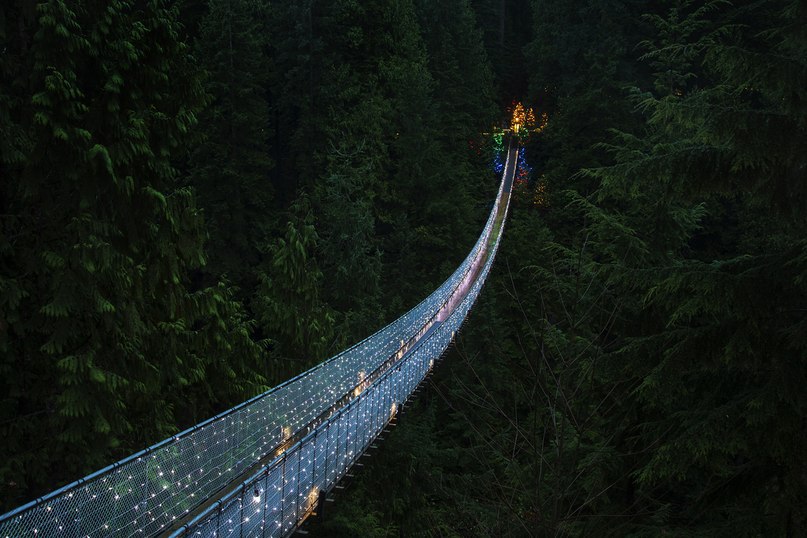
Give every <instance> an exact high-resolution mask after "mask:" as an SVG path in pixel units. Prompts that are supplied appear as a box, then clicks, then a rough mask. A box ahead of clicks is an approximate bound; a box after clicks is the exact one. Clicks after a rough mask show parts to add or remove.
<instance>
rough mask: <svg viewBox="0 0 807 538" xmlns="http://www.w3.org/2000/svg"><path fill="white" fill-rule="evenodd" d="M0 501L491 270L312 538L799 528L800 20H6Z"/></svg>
mask: <svg viewBox="0 0 807 538" xmlns="http://www.w3.org/2000/svg"><path fill="white" fill-rule="evenodd" d="M0 41H2V49H0V50H2V54H1V55H0V73H2V85H0V129H2V138H0V178H2V181H0V393H1V395H0V437H2V439H3V442H2V449H3V450H2V452H3V456H4V457H3V459H2V461H0V484H2V487H0V492H2V496H0V503H2V505H0V506H2V508H11V507H13V506H15V505H16V504H19V503H21V502H24V501H26V500H29V499H31V498H33V497H34V496H35V495H37V494H40V493H43V492H45V491H47V490H50V489H53V488H54V487H56V486H58V485H60V484H63V483H65V482H67V481H69V480H72V479H75V478H78V477H80V476H81V475H82V474H84V473H87V472H89V471H92V470H94V469H96V468H98V467H100V466H102V465H104V464H106V463H109V462H111V461H114V460H115V459H118V458H120V457H122V456H125V455H127V454H130V453H131V452H133V451H135V450H137V449H139V448H142V447H144V446H147V445H148V444H150V443H153V442H156V441H158V440H160V439H161V438H162V437H164V436H166V435H167V434H169V433H171V432H175V431H177V430H178V429H181V428H183V427H186V426H188V425H190V424H193V423H194V422H197V421H199V420H201V419H204V418H207V417H208V416H210V415H211V414H212V413H214V412H216V411H218V410H221V409H224V408H226V407H228V406H230V405H232V404H234V403H237V402H239V401H241V400H243V399H245V398H246V397H249V396H251V395H254V394H256V393H257V392H259V391H260V390H262V389H264V388H265V387H267V386H270V385H273V384H276V383H278V382H280V381H282V380H284V379H286V378H287V377H289V376H291V375H293V374H295V373H297V372H299V371H301V370H302V369H304V368H307V367H309V366H311V365H313V364H316V363H317V362H318V361H320V360H322V359H323V358H325V357H327V356H330V355H332V354H334V353H335V352H338V351H339V350H341V349H343V348H344V347H345V346H346V345H349V344H350V343H352V342H354V341H356V340H358V339H360V338H362V337H364V336H366V335H367V334H369V333H370V332H371V331H372V330H374V329H375V328H377V327H379V326H381V325H382V324H383V323H385V322H387V321H390V320H391V319H393V318H395V317H396V316H397V315H399V314H400V313H402V312H403V311H404V310H405V309H406V308H408V307H409V306H411V305H413V304H414V303H416V302H417V301H419V300H420V299H421V298H422V297H423V296H425V295H426V294H427V293H428V292H429V291H430V290H431V289H433V288H434V287H435V286H436V285H437V284H438V283H439V282H440V281H441V280H442V279H443V278H444V277H445V276H446V275H448V274H449V273H450V271H451V270H452V269H453V268H454V267H455V266H456V264H457V263H458V262H459V261H460V260H461V259H462V257H463V256H464V254H465V253H466V251H467V249H468V248H469V247H470V245H471V244H472V242H473V240H474V238H475V236H476V234H477V233H478V231H479V228H480V226H481V222H482V220H483V218H484V215H485V213H486V210H487V205H486V204H487V203H488V202H489V201H490V199H491V198H492V193H493V192H494V189H495V187H496V185H495V177H494V175H493V174H492V173H491V172H490V170H487V169H485V166H486V165H487V164H489V163H488V162H487V161H488V160H489V157H490V152H489V148H486V147H485V146H484V142H483V140H484V135H483V134H482V133H483V132H484V131H489V130H490V126H491V124H492V123H493V121H494V119H495V117H496V114H497V113H496V110H497V106H496V105H497V103H498V105H499V108H500V109H502V110H503V109H505V108H506V107H507V106H508V105H509V104H510V103H511V101H512V99H513V98H514V97H516V98H523V99H524V101H525V104H526V105H528V107H533V108H534V109H535V112H536V114H538V115H539V117H540V115H542V114H544V113H546V114H547V116H548V123H547V124H546V126H545V128H543V129H542V130H541V132H540V133H534V134H533V135H532V136H531V137H530V138H529V141H528V142H527V143H526V148H525V156H526V161H527V162H528V163H529V167H528V165H527V164H526V163H524V164H523V166H522V169H521V172H520V175H519V181H518V185H517V189H518V191H517V193H516V195H515V196H514V199H513V206H512V211H511V215H510V218H509V221H508V223H507V225H506V230H505V234H504V242H503V244H502V248H501V250H500V253H499V259H498V260H497V263H496V265H495V267H494V271H493V273H492V274H491V276H490V278H489V280H488V283H487V285H486V289H485V292H484V293H483V294H482V296H481V298H480V301H479V304H478V305H477V306H476V307H475V308H474V310H473V311H472V313H471V316H470V318H469V320H468V322H467V324H466V326H465V328H464V331H463V333H462V334H461V336H460V338H459V341H458V345H457V347H456V349H455V350H453V351H452V352H451V353H450V354H449V355H448V357H447V360H445V361H444V362H443V363H442V364H441V367H440V368H439V369H438V372H437V374H436V376H435V378H433V379H432V381H431V382H430V388H429V390H428V391H427V392H426V394H425V397H421V398H420V399H419V400H418V401H417V402H416V403H415V404H414V405H413V406H411V407H410V408H408V409H407V410H406V413H405V414H404V416H403V419H402V420H401V424H400V426H398V428H396V429H395V430H394V431H393V432H392V434H391V435H389V436H387V440H386V441H385V442H384V444H383V449H382V450H380V451H378V452H376V454H375V455H374V457H373V458H371V460H372V462H373V463H372V464H370V465H367V467H366V468H365V470H364V471H363V472H361V473H360V474H359V475H358V477H357V479H356V480H355V481H354V482H353V483H352V484H350V487H349V488H348V489H347V490H346V493H347V494H344V495H338V496H337V502H336V503H328V505H327V507H326V513H325V518H324V520H323V521H320V522H319V523H318V526H317V527H316V528H315V530H317V531H319V533H320V534H322V535H326V536H357V535H361V536H387V535H390V536H393V535H425V536H544V535H570V536H599V535H631V536H645V535H646V536H657V535H660V534H661V535H675V536H683V535H687V536H689V535H704V536H734V535H739V536H746V535H753V536H769V535H771V536H800V535H804V534H805V533H807V511H805V506H807V478H805V477H806V476H807V468H806V467H805V465H806V464H805V459H804V454H805V453H807V447H806V446H805V442H806V440H807V393H805V391H804V388H803V387H804V386H805V385H807V351H805V350H807V321H805V320H807V315H805V314H806V313H807V254H805V253H806V252H807V240H806V239H805V237H807V211H805V210H806V209H807V208H806V207H805V204H807V196H805V195H806V194H807V193H805V188H806V187H805V185H807V181H805V180H807V177H805V176H807V157H805V155H807V153H805V151H804V148H807V109H805V102H807V8H805V6H804V3H803V2H799V1H797V0H767V1H761V0H760V1H753V2H744V3H743V2H736V3H732V2H728V1H724V0H712V1H708V2H694V1H693V0H663V1H659V2H649V1H646V0H608V1H594V0H584V1H581V2H562V1H559V0H531V1H529V0H518V1H512V2H510V1H508V2H505V1H503V0H497V1H494V0H445V1H440V2H434V1H428V0H401V1H395V2H393V1H390V0H367V1H356V0H322V1H320V2H314V1H313V0H302V1H299V2H271V3H270V2H268V1H265V0H183V1H181V2H176V3H173V2H166V1H161V0H116V1H113V2H99V1H97V0H75V1H71V2H67V1H64V0H48V1H43V2H35V1H33V0H11V1H9V2H6V3H4V4H2V5H0Z"/></svg>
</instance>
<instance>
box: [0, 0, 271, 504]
mask: <svg viewBox="0 0 807 538" xmlns="http://www.w3.org/2000/svg"><path fill="white" fill-rule="evenodd" d="M0 12H2V16H1V17H0V20H1V21H3V22H2V24H3V32H2V37H3V40H4V43H3V48H4V50H5V51H6V52H5V53H4V54H3V56H2V59H0V71H2V72H3V77H4V80H8V81H9V84H4V85H3V87H2V89H0V92H2V98H0V122H2V131H3V133H9V134H10V135H11V136H8V137H6V136H4V137H3V139H4V140H3V147H2V155H1V156H0V158H1V159H0V166H1V167H2V176H3V178H4V181H3V182H2V187H1V188H2V196H0V198H2V202H0V203H2V210H0V213H2V240H0V290H2V291H0V294H1V296H2V299H0V305H2V316H0V317H1V318H2V319H3V320H4V321H3V326H2V331H0V350H1V352H2V355H1V357H2V358H1V359H0V372H2V377H1V378H2V381H0V390H2V392H3V400H2V401H3V404H2V416H1V417H0V434H2V436H3V438H4V439H5V440H6V444H5V445H4V446H5V458H4V461H3V463H2V465H0V480H2V482H3V483H4V484H9V485H10V487H9V488H4V489H3V491H4V494H3V503H4V506H9V504H12V503H15V502H16V503H18V502H20V501H23V500H26V498H30V497H31V496H33V494H34V493H41V492H43V491H44V490H50V489H53V487H55V486H56V485H58V484H59V483H62V482H64V481H66V480H68V479H76V478H78V477H79V476H81V474H83V473H86V472H89V471H91V470H94V469H97V468H99V467H101V466H103V465H105V464H108V463H110V462H111V461H112V460H114V459H117V458H120V457H122V456H125V455H127V454H129V453H131V452H133V451H135V450H137V449H139V448H142V447H143V446H145V445H147V444H149V443H153V442H156V441H158V440H159V439H161V438H162V437H164V436H166V435H167V434H168V433H171V432H175V431H176V429H177V426H178V422H180V423H183V424H184V425H188V424H189V422H190V421H192V420H198V419H200V418H201V417H204V416H209V414H210V413H211V412H212V406H211V403H210V401H211V395H212V396H214V398H213V399H212V400H213V401H214V402H215V401H217V402H224V401H225V399H227V398H229V399H230V400H232V399H234V398H243V397H244V396H245V395H247V394H250V393H253V392H254V391H255V390H257V389H258V388H259V386H260V379H261V378H260V376H259V375H257V374H256V368H262V367H261V366H260V365H259V364H258V360H259V357H260V353H259V349H258V347H257V346H256V344H255V343H254V342H253V340H252V339H251V337H250V334H249V333H250V328H249V325H248V324H246V323H245V320H244V315H243V312H242V309H241V307H240V306H239V304H238V303H236V302H234V301H233V300H232V298H231V295H230V292H229V291H228V290H227V289H226V288H222V287H219V286H215V287H209V288H194V287H192V285H191V283H190V282H189V274H190V272H191V271H192V270H196V269H199V268H200V267H202V266H203V264H204V263H205V259H204V253H203V249H202V244H203V238H204V231H203V230H204V229H203V222H202V219H201V213H200V211H199V209H198V208H197V206H196V203H195V200H194V196H193V194H192V192H191V191H190V190H189V189H187V188H182V187H180V186H179V182H178V180H177V177H176V172H175V170H174V168H173V166H172V157H174V156H176V155H178V154H179V152H180V149H181V148H182V144H183V143H184V142H185V141H186V140H188V133H189V131H190V130H191V129H192V128H193V126H194V124H195V123H196V116H197V114H198V113H199V111H200V110H201V108H202V105H203V103H204V101H205V93H204V91H203V87H202V84H201V79H200V73H199V70H198V69H197V68H196V67H195V66H194V65H193V64H192V63H190V61H189V60H190V58H189V56H188V51H187V47H186V46H185V45H184V44H183V43H182V42H180V41H179V40H178V34H179V24H178V22H177V20H176V13H175V11H174V10H172V9H169V8H167V7H165V5H164V4H163V3H162V2H159V1H154V2H147V3H142V2H133V1H119V2H114V3H112V4H110V5H108V3H103V2H95V1H92V0H86V1H80V2H70V3H68V2H63V1H59V0H53V1H49V2H43V3H40V4H38V5H37V6H36V7H35V8H32V7H31V5H30V3H29V2H22V1H20V2H11V3H6V4H4V5H3V7H0ZM231 377H237V378H239V381H238V382H237V383H235V384H233V385H230V384H222V383H220V380H221V379H222V378H231ZM193 395H200V396H201V397H200V398H191V396H193ZM218 405H221V403H219V404H218Z"/></svg>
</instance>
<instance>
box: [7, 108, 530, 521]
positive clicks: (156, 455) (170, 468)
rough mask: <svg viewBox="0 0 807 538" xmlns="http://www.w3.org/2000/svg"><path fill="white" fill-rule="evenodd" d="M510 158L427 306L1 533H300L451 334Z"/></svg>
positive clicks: (491, 239)
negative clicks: (479, 223) (458, 260)
mask: <svg viewBox="0 0 807 538" xmlns="http://www.w3.org/2000/svg"><path fill="white" fill-rule="evenodd" d="M525 119H526V117H525ZM515 159H516V157H515V152H514V150H510V151H508V154H507V161H506V163H505V165H504V169H505V170H506V171H507V174H506V177H505V179H504V180H503V181H502V182H501V185H500V187H499V193H498V195H497V203H495V204H494V207H493V209H492V210H491V212H490V215H489V216H488V221H487V223H486V224H485V227H484V229H483V230H482V233H481V234H480V236H479V238H478V240H477V242H476V244H475V245H474V247H473V248H472V249H471V251H470V253H469V254H468V256H467V257H466V259H465V260H464V261H463V262H462V264H460V266H459V267H458V268H457V270H456V271H455V272H454V273H453V274H452V275H451V276H450V277H449V278H448V279H447V280H446V281H445V282H444V283H443V284H442V285H441V286H440V287H438V288H437V289H436V290H435V291H434V292H433V293H432V294H431V295H429V296H428V297H427V298H426V299H424V300H423V301H422V302H421V303H420V304H418V305H417V306H415V307H414V308H413V309H411V310H410V311H409V312H407V313H405V314H404V315H403V316H401V317H400V318H398V319H397V320H396V321H394V322H392V323H391V324H389V325H388V326H386V327H384V328H382V329H381V330H379V331H378V332H376V333H375V334H373V335H371V336H369V337H368V338H366V339H365V340H363V341H362V342H359V343H358V344H356V345H354V346H352V347H351V348H349V349H347V350H345V351H344V352H342V353H340V354H338V355H336V356H335V357H332V358H330V359H328V360H326V361H325V362H323V363H321V364H319V365H317V366H315V367H314V368H312V369H311V370H309V371H307V372H305V373H303V374H301V375H299V376H297V377H296V378H294V379H292V380H290V381H288V382H286V383H283V384H281V385H279V386H278V387H275V388H274V389H272V390H270V391H267V392H266V393H264V394H261V395H258V396H256V397H255V398H253V399H251V400H249V401H247V402H244V403H243V404H240V405H238V406H236V407H234V408H233V409H230V410H228V411H226V412H224V413H222V414H220V415H218V416H216V417H213V418H212V419H210V420H207V421H205V422H203V423H201V424H199V425H197V426H195V427H193V428H190V429H189V430H186V431H184V432H182V433H180V434H179V435H176V436H174V437H171V438H169V439H166V440H165V441H163V442H161V443H158V444H156V445H154V446H153V447H150V448H148V449H146V450H144V451H142V452H140V453H138V454H135V455H133V456H131V457H129V458H126V459H125V460H122V461H120V462H118V463H117V464H115V465H113V466H110V467H108V468H106V469H103V470H101V471H99V472H97V473H94V474H93V475H91V476H89V477H86V478H85V479H82V480H80V481H78V482H75V483H73V484H70V485H68V486H66V487H64V488H62V489H60V490H58V491H57V492H54V493H52V494H50V495H46V496H45V497H43V498H42V499H40V500H38V501H35V502H32V503H29V504H28V505H25V506H22V507H20V508H19V509H17V510H14V511H13V512H10V513H8V514H6V515H4V516H0V536H15V537H16V536H31V535H32V534H41V535H45V536H50V535H54V534H56V533H57V532H59V534H60V535H63V536H71V537H72V536H82V537H83V536H93V537H95V536H105V535H109V534H116V535H133V534H138V535H143V536H153V535H155V534H159V533H163V532H165V533H166V535H171V536H191V535H199V536H212V535H216V534H217V533H218V532H221V531H226V530H227V529H231V530H232V532H234V533H238V534H243V535H245V536H247V535H248V536H273V537H274V536H283V535H285V534H287V532H288V531H291V530H292V529H294V528H295V527H296V526H297V524H298V523H299V521H300V520H302V519H303V518H305V517H306V516H307V514H308V512H309V511H310V509H311V507H312V506H314V503H315V502H316V500H317V498H318V496H319V495H320V493H321V492H327V491H329V490H330V489H331V488H333V487H334V486H335V485H336V482H337V481H338V480H339V478H341V477H343V476H344V475H345V474H346V473H347V470H348V469H349V468H350V467H351V466H352V465H353V464H354V463H355V461H356V460H357V459H358V458H359V457H361V456H362V454H364V452H365V450H366V449H367V447H368V446H369V445H370V444H371V443H372V442H373V441H374V440H375V439H376V437H377V436H378V435H379V434H380V433H381V431H383V429H384V428H385V427H386V425H387V423H388V422H389V421H390V420H392V419H393V418H394V417H395V416H396V414H397V412H398V409H399V406H400V402H404V401H406V400H407V399H408V398H409V396H410V395H411V393H412V392H413V391H414V390H415V388H416V387H417V385H418V384H419V383H420V382H421V381H422V380H423V379H424V377H425V376H426V375H427V373H428V371H429V370H430V369H431V368H432V367H434V365H435V363H436V361H437V360H438V359H439V358H440V356H441V355H442V353H443V352H444V351H445V349H446V348H447V347H448V345H449V344H450V342H451V340H453V339H454V338H455V336H456V332H457V330H459V328H460V326H461V325H462V323H463V321H464V320H465V318H466V316H467V314H468V311H469V310H470V308H471V306H472V305H473V304H474V302H475V300H476V298H477V296H478V295H479V292H480V291H481V288H482V285H483V284H484V282H485V279H486V278H487V275H488V272H489V271H490V267H491V265H492V263H493V260H494V257H495V254H496V251H497V250H498V246H499V241H500V237H501V227H499V228H498V229H496V230H494V223H495V222H496V221H497V220H501V219H497V218H498V217H499V215H500V212H504V216H506V214H507V210H508V207H509V201H510V196H509V194H510V188H511V185H512V178H511V177H509V176H510V175H511V174H512V169H513V166H511V164H512V161H513V160H515ZM505 186H506V189H505ZM176 477H187V480H185V478H180V479H178V480H177V479H176ZM191 477H192V479H191ZM243 477H247V478H246V479H244V478H243ZM169 479H170V482H169ZM105 482H108V484H106V483H105ZM109 484H111V486H110V485H109ZM169 485H170V486H172V487H170V488H169ZM232 486H237V487H235V488H233V487H232ZM141 506H142V510H141ZM105 526H108V529H109V531H108V532H105V530H106V529H105Z"/></svg>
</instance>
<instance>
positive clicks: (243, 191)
mask: <svg viewBox="0 0 807 538" xmlns="http://www.w3.org/2000/svg"><path fill="white" fill-rule="evenodd" d="M266 18H267V14H266V7H264V5H263V3H262V2H259V1H256V0H211V1H210V2H209V3H208V11H207V14H206V16H205V18H204V19H203V20H202V23H201V28H200V32H199V37H198V39H197V46H196V54H197V56H198V58H199V60H200V62H201V63H202V65H203V66H204V67H205V68H206V69H207V81H206V84H205V89H206V91H207V92H208V93H209V94H210V95H211V97H212V102H211V103H210V104H209V106H207V107H206V109H205V111H204V112H203V113H202V114H201V118H200V124H199V127H198V130H199V132H200V133H201V134H202V135H203V136H204V138H205V140H204V142H203V143H202V144H201V145H199V146H198V147H197V148H196V149H195V150H194V151H193V154H192V155H191V159H190V167H191V177H192V179H193V185H194V187H195V189H196V192H197V193H198V196H199V201H200V204H201V205H202V208H203V209H204V211H205V221H206V223H207V227H208V230H209V234H210V240H209V242H208V245H207V251H208V253H209V257H210V265H209V268H210V270H212V271H214V272H215V273H217V274H221V273H227V274H228V275H229V277H230V278H231V279H232V280H233V281H234V282H235V283H237V284H239V285H240V286H246V287H247V288H246V289H244V293H245V294H248V293H249V291H250V289H249V288H251V286H252V285H254V275H252V274H251V273H252V270H253V269H254V268H255V266H256V265H257V264H258V262H259V259H260V254H259V252H258V245H259V244H260V243H262V242H263V241H264V239H265V236H266V235H267V234H268V233H270V231H271V230H272V226H273V224H274V223H273V222H272V219H273V216H274V215H273V213H272V209H273V208H274V206H273V204H272V198H273V196H272V190H273V189H272V185H271V182H270V170H271V167H272V161H271V158H270V155H269V153H270V148H269V146H268V140H269V130H270V128H271V122H270V119H269V114H270V110H269V103H268V102H267V97H268V89H267V80H268V76H269V73H270V69H271V66H270V64H269V61H268V57H267V55H266V42H265V40H266V37H265V36H266V35H267V34H268V31H267V28H266Z"/></svg>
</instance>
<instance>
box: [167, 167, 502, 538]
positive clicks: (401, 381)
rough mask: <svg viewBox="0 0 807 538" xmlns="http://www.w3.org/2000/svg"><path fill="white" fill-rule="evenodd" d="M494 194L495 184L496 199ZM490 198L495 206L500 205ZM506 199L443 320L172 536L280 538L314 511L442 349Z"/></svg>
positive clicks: (475, 290) (477, 282)
mask: <svg viewBox="0 0 807 538" xmlns="http://www.w3.org/2000/svg"><path fill="white" fill-rule="evenodd" d="M505 170H507V166H505ZM502 188H504V182H503V185H502ZM508 188H509V187H508ZM501 199H502V198H501V190H500V196H499V198H497V200H501ZM496 205H497V208H498V206H499V205H500V204H498V203H497V204H496ZM509 206H510V198H509V196H508V197H507V198H505V204H504V215H503V219H502V227H501V228H500V229H499V231H498V234H497V236H496V238H495V241H494V242H493V244H492V245H490V246H489V252H488V253H487V256H486V257H485V260H484V264H483V266H482V267H481V269H480V272H479V274H478V276H477V277H476V278H475V279H474V280H473V283H472V284H471V285H470V287H469V288H468V290H467V294H466V295H465V296H464V297H463V299H462V300H461V301H460V303H459V305H458V306H457V307H456V308H455V309H454V310H453V311H452V312H451V314H450V315H449V316H448V318H447V319H446V320H445V321H444V322H442V323H441V322H439V321H438V322H435V323H434V324H433V325H431V327H430V328H429V330H428V331H427V332H426V333H425V334H424V335H423V336H422V338H421V339H420V340H419V341H418V342H417V344H415V346H414V347H412V348H411V349H409V350H408V351H407V352H406V354H405V355H404V356H403V357H402V358H401V360H400V361H399V362H398V363H396V364H395V365H394V366H393V367H392V368H390V369H389V370H387V371H385V372H384V373H383V374H382V375H381V376H380V377H379V378H378V379H376V380H375V381H373V382H372V383H371V384H370V385H369V386H368V387H367V388H366V389H365V390H364V391H363V392H361V393H360V394H359V395H358V396H357V397H356V398H355V399H353V400H352V401H351V402H350V403H349V404H348V405H346V406H345V407H342V408H341V409H339V410H338V411H337V412H335V413H334V414H333V415H332V416H330V417H329V418H328V419H327V420H325V421H324V422H323V423H322V424H320V425H318V426H317V427H316V428H315V429H314V430H313V431H312V432H310V433H309V434H308V435H307V436H306V437H304V438H303V439H301V440H300V441H299V442H298V443H296V444H295V445H294V446H292V447H291V448H290V449H289V450H287V451H286V452H284V453H283V454H282V455H281V456H279V457H278V458H276V459H275V460H274V461H273V462H271V463H269V464H268V465H267V466H266V467H264V468H263V469H261V470H259V471H258V472H256V473H255V474H254V475H253V476H252V477H250V478H249V479H248V480H246V481H245V482H243V483H242V484H241V485H240V487H238V488H237V489H234V490H233V491H231V492H230V493H229V494H228V495H226V496H225V497H223V498H222V499H221V500H219V501H218V502H216V503H215V504H214V505H212V506H210V507H209V508H207V509H206V510H204V511H203V512H201V513H200V514H198V515H197V516H196V517H195V518H194V519H193V520H191V521H190V522H189V523H188V524H186V525H184V526H183V527H182V528H180V529H178V530H177V531H175V532H174V533H173V534H172V535H171V536H172V538H180V537H191V536H193V537H197V536H199V537H209V536H215V537H219V538H221V537H236V536H238V537H239V538H240V537H282V536H287V535H288V534H290V533H291V532H292V531H293V530H294V529H295V528H296V527H297V525H298V524H299V522H300V521H301V520H303V519H304V518H305V517H306V516H307V515H308V513H309V512H311V511H312V510H314V508H315V507H316V506H317V504H318V503H319V502H320V495H322V494H324V493H325V492H327V491H329V490H330V489H331V488H333V486H334V485H336V483H338V482H339V480H340V479H341V478H342V477H343V476H344V475H345V473H347V471H348V470H349V469H350V467H351V466H352V465H353V464H354V463H355V461H356V460H357V459H358V458H359V457H361V455H362V453H363V452H364V451H365V450H366V449H367V447H368V446H369V445H370V444H372V442H373V440H374V439H375V438H376V437H377V436H378V435H379V434H380V433H381V431H382V430H383V429H384V427H385V426H386V424H387V423H388V422H389V420H390V419H391V418H392V417H393V416H394V415H395V413H396V412H397V410H398V409H399V407H400V406H401V405H402V404H403V402H405V401H406V399H407V398H408V397H409V395H410V394H411V393H412V391H413V390H414V389H415V387H417V385H418V384H419V383H420V382H421V381H422V380H423V379H424V377H425V376H426V374H427V372H428V371H429V370H430V369H431V368H432V367H433V366H434V364H435V362H436V361H437V360H439V359H440V357H441V356H442V355H443V353H444V352H445V350H446V348H447V347H448V345H449V344H450V342H451V340H452V339H453V338H454V335H455V334H456V332H457V331H458V330H459V328H460V327H461V325H462V323H463V322H464V321H465V319H466V318H467V315H468V312H469V311H470V309H471V307H472V306H473V304H474V303H475V302H476V299H477V297H478V295H479V293H480V291H481V289H482V286H483V285H484V283H485V281H486V279H487V276H488V273H489V272H490V268H491V266H492V264H493V261H494V258H495V256H496V253H497V251H498V248H499V244H500V240H501V235H502V231H503V227H504V218H506V216H507V213H508V211H509ZM497 208H494V211H493V212H491V214H492V215H493V214H495V211H497ZM483 235H484V234H483Z"/></svg>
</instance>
